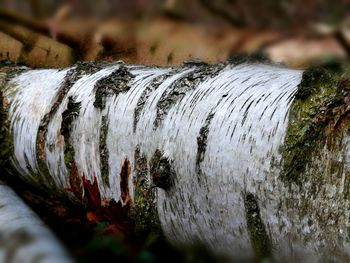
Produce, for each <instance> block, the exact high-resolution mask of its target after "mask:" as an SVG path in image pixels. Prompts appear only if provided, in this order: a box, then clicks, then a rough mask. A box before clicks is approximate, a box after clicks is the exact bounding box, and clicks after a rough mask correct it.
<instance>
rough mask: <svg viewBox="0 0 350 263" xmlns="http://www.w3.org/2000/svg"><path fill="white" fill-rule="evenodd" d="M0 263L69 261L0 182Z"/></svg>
mask: <svg viewBox="0 0 350 263" xmlns="http://www.w3.org/2000/svg"><path fill="white" fill-rule="evenodd" d="M0 209H1V213H0V244H1V246H0V261H1V262H57V263H58V262H62V263H66V262H72V260H71V259H70V258H69V257H68V256H67V254H66V252H65V251H64V249H63V248H62V247H61V246H60V244H59V243H58V242H57V241H56V240H55V237H54V236H53V235H52V233H51V232H50V230H48V228H47V227H46V226H45V225H44V224H43V223H42V222H41V221H40V219H39V218H37V216H36V215H35V214H34V213H33V212H32V211H30V209H28V208H27V207H26V205H25V204H24V203H23V201H22V200H21V199H20V198H19V197H18V196H16V194H15V193H14V192H13V191H12V190H11V189H10V188H9V187H8V186H6V185H4V184H2V183H0Z"/></svg>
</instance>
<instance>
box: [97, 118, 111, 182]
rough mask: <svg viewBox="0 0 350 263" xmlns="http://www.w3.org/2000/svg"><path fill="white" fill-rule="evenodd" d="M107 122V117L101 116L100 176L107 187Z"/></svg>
mask: <svg viewBox="0 0 350 263" xmlns="http://www.w3.org/2000/svg"><path fill="white" fill-rule="evenodd" d="M107 135H108V123H107V117H106V116H102V119H101V129H100V144H99V148H100V162H101V178H102V183H103V184H104V185H105V186H107V187H109V164H108V158H109V152H108V147H107Z"/></svg>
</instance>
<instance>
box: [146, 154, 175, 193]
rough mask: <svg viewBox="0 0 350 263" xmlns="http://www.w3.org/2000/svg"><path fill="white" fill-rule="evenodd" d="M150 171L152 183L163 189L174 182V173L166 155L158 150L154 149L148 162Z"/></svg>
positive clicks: (168, 187)
mask: <svg viewBox="0 0 350 263" xmlns="http://www.w3.org/2000/svg"><path fill="white" fill-rule="evenodd" d="M150 173H151V178H152V182H153V185H154V186H156V187H159V188H161V189H163V190H165V191H167V190H169V189H170V188H171V187H172V186H173V183H174V178H175V176H176V173H175V171H174V169H173V168H172V166H171V163H170V161H169V159H168V158H167V157H165V156H164V155H163V153H162V152H161V151H160V150H158V149H157V150H156V151H155V153H154V155H153V157H152V159H151V164H150Z"/></svg>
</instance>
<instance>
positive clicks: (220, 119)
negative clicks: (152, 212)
mask: <svg viewBox="0 0 350 263" xmlns="http://www.w3.org/2000/svg"><path fill="white" fill-rule="evenodd" d="M77 72H78V73H77ZM74 74H75V75H74ZM302 74H303V71H300V70H290V69H286V68H283V67H280V66H276V65H268V64H261V63H242V64H230V63H227V64H222V65H214V66H208V65H202V64H187V65H184V66H183V67H182V68H175V69H174V68H157V67H143V66H126V65H123V64H121V63H115V64H108V65H100V66H96V67H95V68H93V69H92V70H91V69H86V68H85V69H84V70H82V69H81V68H80V69H79V66H77V67H76V68H74V67H73V68H69V69H63V70H27V71H25V72H24V73H21V74H19V75H18V76H16V77H14V78H12V79H11V80H10V81H9V82H8V84H7V86H6V87H5V88H4V91H3V96H4V98H5V99H6V101H7V106H8V107H7V109H8V119H9V123H10V124H9V129H10V133H11V135H12V137H13V147H14V148H13V149H14V152H13V156H12V163H13V165H14V167H15V168H16V169H17V171H18V172H19V173H20V175H21V177H22V178H23V179H25V180H26V181H28V182H31V183H33V184H36V183H38V184H40V185H45V186H46V187H48V188H50V189H52V190H51V191H58V192H65V191H66V189H72V188H74V189H75V191H73V192H74V195H73V194H72V193H71V191H66V194H67V195H69V196H70V197H71V198H73V199H76V198H77V199H80V198H81V200H82V199H83V198H84V196H86V195H87V194H89V193H87V192H88V191H90V190H91V188H89V187H84V186H86V184H88V185H90V186H92V185H94V186H95V188H96V187H98V188H97V189H98V193H99V194H98V195H99V197H100V199H99V198H97V202H99V204H98V205H101V206H102V207H103V206H107V205H108V202H109V201H110V200H115V202H117V203H119V204H120V205H121V206H122V207H129V206H131V207H138V206H137V205H140V202H141V201H139V200H138V196H136V194H135V193H137V192H140V190H139V189H138V187H140V185H139V184H138V183H137V182H138V180H141V179H140V178H141V177H142V180H143V181H142V183H141V185H142V187H141V188H142V189H143V190H144V191H146V192H147V191H153V188H152V185H155V186H157V188H156V191H155V198H154V200H153V199H152V200H151V201H150V203H151V204H154V206H156V208H157V216H158V218H159V220H160V224H161V227H162V230H163V232H164V233H165V235H166V237H167V238H168V239H169V240H170V241H172V242H173V243H174V244H192V243H195V242H198V241H200V242H202V243H204V244H206V245H207V246H208V247H210V248H211V249H212V250H213V251H217V252H221V253H225V254H227V255H229V256H230V257H232V258H243V259H248V258H252V257H254V255H255V256H256V257H258V258H264V257H271V258H275V259H277V260H282V259H284V260H286V261H299V260H301V259H303V260H308V261H315V262H316V261H320V260H321V261H322V260H325V261H327V260H329V259H334V260H348V259H350V247H349V239H350V236H348V233H349V232H348V229H349V217H350V215H349V211H348V209H347V208H348V207H349V200H348V196H347V195H346V194H345V193H346V192H347V191H348V190H347V189H348V187H349V186H348V185H347V183H346V182H347V180H348V179H347V178H348V176H349V175H348V174H349V168H348V167H349V166H348V163H349V158H348V155H349V153H348V152H349V150H348V149H349V143H348V142H349V137H348V136H347V132H346V131H344V132H342V133H341V136H340V137H341V138H342V139H341V140H339V145H340V146H339V147H338V148H337V151H331V150H329V149H327V147H326V146H325V147H324V148H321V149H320V155H312V154H311V153H310V156H311V155H312V156H313V158H312V160H311V161H310V163H308V164H307V165H306V168H305V169H306V170H305V171H304V172H303V173H305V177H302V184H298V183H297V182H286V179H284V177H283V175H282V174H283V169H284V168H283V163H284V160H283V158H284V153H283V147H284V145H285V143H286V136H287V131H288V129H289V128H288V127H289V126H290V125H293V123H294V119H292V117H291V116H290V115H289V113H290V110H291V107H292V105H293V103H296V102H295V101H296V99H295V94H296V93H297V92H298V85H299V84H300V83H301V80H302ZM67 76H68V77H67ZM72 76H73V77H72ZM67 79H69V81H68V82H67ZM67 83H68V84H69V85H68V84H67ZM64 89H66V90H64ZM63 91H64V92H63ZM62 94H63V95H62ZM57 102H58V103H57ZM55 105H56V106H55ZM53 108H55V110H52V109H53ZM297 115H298V114H297ZM299 115H300V114H299ZM299 115H298V116H297V117H295V118H299V117H300V116H299ZM293 118H294V117H293ZM45 119H47V121H46V122H45V121H43V120H45ZM43 123H44V124H45V123H46V126H45V125H43ZM67 123H68V124H67ZM64 125H68V127H66V128H64V127H63V126H64ZM43 126H45V127H46V128H44V130H45V129H46V131H45V132H44V133H42V136H43V139H42V141H40V138H41V137H40V136H39V135H38V134H39V132H38V130H40V127H43ZM64 129H68V131H69V133H68V134H69V135H67V133H66V132H64ZM38 138H39V139H38ZM40 145H41V146H40ZM40 147H42V150H40V149H38V148H40ZM68 148H69V149H68ZM67 149H68V150H69V151H68V150H67ZM317 149H318V148H317ZM68 154H69V155H73V157H69V158H67V156H68ZM315 156H316V157H315ZM39 159H40V160H39ZM67 159H68V160H67ZM334 160H336V162H337V163H338V164H339V166H340V167H341V169H340V170H339V169H338V170H337V174H333V173H332V172H331V171H330V163H333V161H334ZM40 162H41V165H40V164H39V163H40ZM42 164H44V166H45V167H44V169H42V167H43V165H42ZM306 175H308V176H306ZM302 176H303V175H302ZM73 181H74V182H75V183H76V184H75V186H74V182H73ZM287 181H288V180H287ZM79 187H81V189H80V190H81V191H80V190H79V189H77V188H79ZM315 188H316V189H317V191H315ZM74 189H73V190H74ZM89 189H90V190H89ZM143 190H142V191H143ZM142 191H141V192H142ZM79 195H81V196H79ZM90 195H91V193H90ZM151 196H154V195H151ZM95 201H96V199H95ZM93 205H96V202H95V203H94V204H93ZM141 213H146V212H144V211H141ZM136 220H137V219H136Z"/></svg>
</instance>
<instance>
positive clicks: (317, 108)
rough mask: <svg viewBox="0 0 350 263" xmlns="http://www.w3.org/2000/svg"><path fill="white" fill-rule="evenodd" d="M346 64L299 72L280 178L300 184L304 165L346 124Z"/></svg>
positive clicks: (349, 90)
mask: <svg viewBox="0 0 350 263" xmlns="http://www.w3.org/2000/svg"><path fill="white" fill-rule="evenodd" d="M349 84H350V68H349V66H348V65H344V64H337V63H333V64H327V65H322V66H317V67H312V68H310V69H308V70H306V71H305V72H304V73H303V77H302V81H301V83H300V84H299V86H298V91H297V93H296V95H295V99H294V102H293V104H292V106H291V109H290V115H289V125H288V128H287V133H286V137H285V141H284V145H283V147H282V148H281V152H282V174H281V179H282V180H283V181H284V182H287V183H291V182H294V183H297V184H299V185H300V184H302V182H303V181H304V178H303V174H304V172H305V170H306V167H307V165H308V164H309V163H310V162H311V160H312V159H313V158H314V156H315V153H317V152H318V151H320V150H321V148H322V147H324V145H325V143H326V142H327V147H328V149H330V150H332V149H334V147H336V143H335V140H336V138H337V136H338V135H339V134H341V131H342V130H344V128H345V127H347V126H348V125H347V124H348V120H349V113H350V111H349V109H348V107H349V106H348V105H350V104H349V101H350V85H349Z"/></svg>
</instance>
